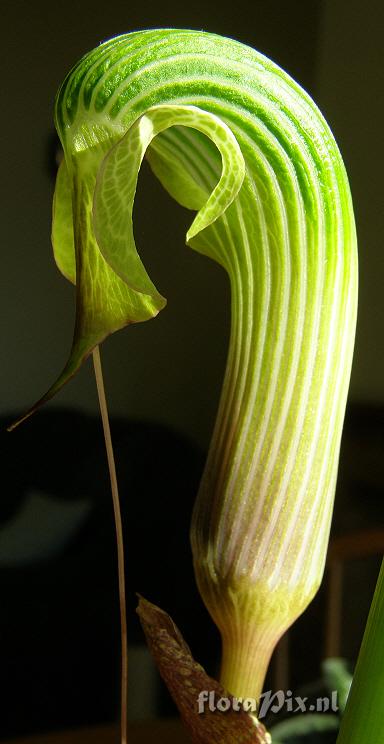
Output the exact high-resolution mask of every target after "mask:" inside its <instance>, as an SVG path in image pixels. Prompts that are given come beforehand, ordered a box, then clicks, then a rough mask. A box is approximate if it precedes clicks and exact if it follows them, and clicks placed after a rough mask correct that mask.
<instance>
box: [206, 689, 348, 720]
mask: <svg viewBox="0 0 384 744" xmlns="http://www.w3.org/2000/svg"><path fill="white" fill-rule="evenodd" d="M197 710H198V713H205V712H206V711H210V712H211V713H214V712H216V711H217V712H219V713H226V712H227V711H229V710H232V711H240V710H244V711H246V712H248V713H257V717H258V719H259V720H262V719H263V718H265V716H266V715H268V713H280V711H285V712H286V713H307V712H308V711H310V712H311V713H314V712H316V713H326V712H328V711H332V712H333V713H336V712H337V711H338V710H339V706H338V698H337V691H336V690H333V692H331V695H330V696H325V697H317V698H309V697H303V696H301V695H294V694H293V692H292V690H277V691H276V692H273V691H272V690H268V691H267V692H263V693H262V695H260V699H259V700H258V701H257V700H255V698H241V697H238V698H237V697H218V695H217V692H215V691H214V690H201V692H199V695H198V697H197Z"/></svg>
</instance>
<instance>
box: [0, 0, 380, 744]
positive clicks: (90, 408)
mask: <svg viewBox="0 0 384 744" xmlns="http://www.w3.org/2000/svg"><path fill="white" fill-rule="evenodd" d="M156 26H176V27H190V28H196V29H204V30H207V31H213V32H216V33H221V34H223V35H227V36H231V37H233V38H235V39H238V40H240V41H242V42H245V43H248V44H250V45H251V46H253V47H255V48H256V49H258V50H259V51H261V52H263V53H265V54H266V55H267V56H269V57H271V58H272V59H273V60H274V61H275V62H277V63H278V64H280V65H281V66H282V67H283V68H284V69H285V70H286V71H287V72H289V73H290V74H291V75H292V76H293V77H294V78H295V79H296V80H297V81H298V82H299V83H301V85H302V86H303V87H304V88H306V89H307V90H308V91H309V93H310V94H311V95H312V96H313V97H314V99H315V101H316V102H317V103H318V105H319V106H320V108H321V110H322V111H323V113H324V114H325V116H326V118H327V120H328V122H329V124H330V126H331V128H332V129H333V131H334V134H335V136H336V139H337V141H338V143H339V146H340V148H341V151H342V154H343V157H344V160H345V163H346V167H347V170H348V173H349V176H350V182H351V188H352V195H353V198H354V204H355V210H356V219H357V228H358V236H359V245H360V286H361V289H360V312H359V324H358V333H357V343H356V354H355V362H354V367H353V373H352V382H351V393H350V405H349V413H348V420H347V421H348V428H347V433H346V438H345V444H344V449H343V460H342V472H341V477H340V482H339V486H338V500H337V507H336V518H335V525H334V533H335V534H337V533H338V534H342V533H343V532H346V531H351V530H355V529H360V528H362V527H364V528H365V527H367V528H369V527H372V526H378V525H382V524H383V506H382V504H383V498H382V496H383V490H384V489H383V483H384V466H383V456H382V453H383V446H382V445H383V423H384V415H383V405H384V344H383V341H382V327H383V320H384V317H383V316H384V293H383V291H382V278H383V270H384V262H383V258H382V236H383V234H384V225H383V222H384V210H383V209H382V198H383V189H382V182H381V174H382V172H383V167H384V163H383V162H382V161H383V158H384V155H383V148H382V147H381V137H382V118H383V106H384V103H383V96H382V91H383V89H384V86H383V82H384V81H383V74H384V73H383V70H384V65H383V47H382V29H383V11H382V4H381V3H379V0H371V2H370V3H369V4H367V5H366V6H362V5H361V3H358V2H357V0H350V2H347V1H346V0H325V1H324V2H321V1H320V0H307V2H306V3H305V4H304V3H303V2H301V0H300V1H299V0H291V2H283V0H275V2H274V3H270V2H267V0H254V2H252V3H251V2H245V0H238V1H237V2H236V3H233V4H231V3H229V2H228V0H226V2H225V3H219V2H218V0H216V2H212V3H211V4H207V3H206V2H202V1H200V2H197V3H196V2H195V3H194V5H193V6H192V5H190V7H188V5H187V4H185V3H180V4H177V3H176V2H174V0H173V1H172V0H166V1H165V2H164V3H163V4H162V6H161V5H160V3H159V4H157V5H153V6H152V5H150V4H149V3H147V4H143V3H138V4H137V5H136V6H134V5H133V4H131V5H129V4H127V3H126V2H122V1H119V2H117V1H116V0H110V2H108V3H107V4H106V3H101V2H100V1H99V0H96V1H95V2H90V0H83V2H82V3H81V4H78V3H77V2H74V0H69V1H68V2H67V3H65V4H63V5H62V6H61V5H60V6H59V5H58V4H55V3H48V2H43V0H36V1H35V2H33V3H30V4H29V3H26V2H21V0H14V2H13V3H12V4H11V3H8V2H7V3H4V4H3V5H2V32H3V33H2V45H1V55H2V65H3V69H2V96H3V105H2V116H1V123H0V126H1V128H2V137H1V142H2V188H3V192H2V205H3V210H2V217H3V220H2V227H3V230H2V234H3V249H2V262H3V263H2V266H3V268H2V272H1V277H2V278H1V282H2V285H1V292H0V303H1V308H0V322H1V344H2V348H3V354H2V363H1V367H0V390H1V399H0V414H1V418H2V423H3V424H5V423H6V422H8V421H9V419H12V417H13V416H14V415H15V414H16V413H19V412H21V411H23V410H24V409H25V408H26V407H28V406H29V405H30V404H31V403H32V402H33V401H34V400H35V399H36V398H38V397H39V396H40V394H41V393H42V392H44V391H45V390H46V389H47V387H48V386H49V384H50V383H51V382H52V381H53V379H55V377H56V376H57V373H58V372H59V371H60V369H61V368H62V366H63V364H64V361H65V360H66V355H67V352H68V350H69V347H70V343H71V338H72V326H73V320H74V296H73V290H72V288H71V286H70V285H69V284H68V283H66V282H65V281H64V280H63V279H62V277H61V276H60V275H59V273H58V271H57V269H56V267H55V264H54V262H53V258H52V256H51V248H50V218H51V202H52V192H53V184H54V170H55V152H56V141H55V137H54V132H53V123H52V116H53V101H54V96H55V93H56V90H57V88H58V86H59V84H60V83H61V81H62V79H63V77H64V75H65V74H66V72H67V71H68V70H69V68H70V67H71V66H72V65H73V64H74V63H75V62H76V61H77V60H78V59H79V57H80V56H82V55H83V54H84V53H85V52H86V51H88V50H89V49H91V48H93V47H94V46H96V45H97V44H98V43H99V42H100V41H102V40H105V39H107V38H109V37H110V36H113V35H114V34H118V33H123V32H127V31H132V30H136V29H140V28H147V27H156ZM191 219H192V217H191V214H190V213H188V212H187V211H185V210H182V209H181V208H180V207H178V206H177V205H176V204H174V203H173V202H172V201H171V199H170V198H169V197H168V195H167V194H166V193H165V192H164V191H162V189H161V187H160V186H159V184H158V183H157V182H156V181H155V179H154V178H153V177H152V176H151V174H150V173H149V170H148V169H146V168H145V167H144V168H143V172H142V174H141V175H140V180H139V189H138V195H137V200H136V205H135V234H136V242H137V245H138V248H139V251H140V253H141V255H142V256H143V259H144V263H145V264H146V266H147V267H148V270H149V274H150V276H151V277H152V278H153V279H154V281H155V283H156V285H157V287H158V288H159V290H160V292H161V293H162V294H164V295H165V296H166V297H167V298H168V306H167V308H166V310H165V311H164V312H163V313H161V314H160V316H159V317H158V318H156V319H155V320H153V321H152V322H150V323H147V324H139V325H137V326H133V327H130V328H129V329H127V330H125V331H123V332H120V333H118V334H115V336H114V337H112V338H110V339H108V341H107V342H106V343H105V344H104V346H103V361H104V371H105V377H106V386H107V395H108V400H109V404H110V411H111V417H112V429H113V434H114V439H115V442H116V454H117V460H118V470H119V475H120V481H121V483H120V486H121V496H122V500H123V512H124V519H125V525H126V531H127V538H128V595H129V611H130V613H129V626H130V641H131V643H132V645H134V646H135V650H134V651H133V652H132V654H133V658H136V662H135V663H134V664H133V668H134V669H136V670H137V671H136V673H135V678H134V680H133V681H132V689H136V699H137V705H136V702H134V703H133V708H132V710H131V713H132V716H133V717H135V716H136V717H139V716H141V715H143V711H144V712H145V711H150V712H151V714H155V713H157V712H162V713H167V712H170V710H171V709H170V707H169V703H168V702H167V699H166V696H165V695H164V694H163V693H162V692H159V688H158V686H157V680H156V678H155V677H154V675H153V670H152V667H151V662H150V661H149V660H148V658H147V657H146V655H145V652H144V651H143V648H142V636H141V632H140V628H139V626H138V623H137V621H136V618H135V614H134V604H135V596H134V592H135V591H140V592H141V593H142V594H144V595H146V596H148V599H151V600H152V601H154V602H158V603H159V604H160V605H161V606H162V607H164V609H166V610H168V611H169V612H171V614H173V615H174V617H175V620H176V622H177V623H178V624H179V625H180V626H181V628H182V630H183V632H184V634H185V636H186V638H187V640H188V641H189V642H190V643H191V646H192V648H193V651H194V652H195V655H196V656H197V657H198V658H199V660H201V661H202V662H203V663H205V664H206V665H207V666H208V668H209V671H211V672H212V673H214V671H215V664H216V660H217V653H218V641H217V637H216V634H215V631H214V629H213V628H212V627H211V624H210V622H209V620H208V618H207V616H206V614H205V611H204V609H203V608H202V607H201V604H200V602H199V599H198V597H197V594H196V591H195V589H194V584H193V577H192V570H191V566H190V553H189V544H188V524H189V518H190V512H191V508H192V504H193V498H194V494H195V492H196V488H197V484H198V481H199V477H200V473H201V469H202V467H203V463H204V456H205V452H206V449H207V446H208V442H209V436H210V432H211V430H212V425H213V421H214V415H215V411H216V406H217V402H218V397H219V392H220V385H221V380H222V375H223V371H224V364H225V355H226V348H227V339H228V329H229V302H228V299H229V297H228V286H227V281H226V277H225V276H224V274H223V273H222V271H221V270H220V268H219V267H217V266H216V265H214V264H213V263H212V262H210V261H209V260H204V259H203V258H201V257H200V256H197V255H193V254H192V252H191V251H189V250H188V249H186V248H185V247H184V237H185V232H186V229H187V227H188V226H189V224H190V222H191ZM185 297H189V298H196V297H197V298H198V301H197V302H195V301H192V299H191V301H186V300H185ZM212 298H214V301H212ZM207 303H209V308H210V315H209V317H207V315H206V312H205V307H206V306H207ZM3 429H4V425H3ZM1 444H2V449H1V458H2V471H1V472H2V482H1V487H0V488H1V496H0V606H1V613H0V684H1V689H0V738H5V737H10V736H12V735H17V734H21V733H24V732H25V733H30V732H31V733H32V732H39V731H43V730H49V729H51V728H52V729H53V728H57V727H64V726H73V725H77V724H82V723H94V722H97V721H107V720H112V719H113V718H114V717H116V712H117V706H118V684H119V681H118V644H119V635H118V607H117V594H116V580H115V552H114V537H113V521H112V512H111V506H110V496H109V489H108V478H107V474H106V467H105V460H104V453H103V442H102V435H101V428H100V424H99V422H98V418H97V399H96V392H95V385H94V380H93V377H92V368H91V365H90V364H89V363H88V364H86V365H85V367H84V369H83V370H82V371H81V372H80V374H79V375H78V377H77V378H76V379H75V380H73V381H72V382H71V383H70V384H69V385H68V386H67V388H66V389H65V390H64V391H62V393H60V396H59V397H58V398H57V400H55V401H54V402H53V403H51V404H50V406H49V408H48V410H47V412H45V413H44V412H42V413H40V414H38V415H37V416H36V417H35V419H33V420H31V421H30V422H28V423H26V424H25V425H24V427H23V428H22V429H20V430H19V431H16V432H15V433H14V434H12V435H10V434H8V435H4V434H3V433H2V438H1ZM364 565H366V564H364ZM377 565H378V563H377V561H376V562H374V563H371V562H370V564H369V567H368V568H362V567H361V566H358V567H357V568H356V572H355V575H354V576H353V577H352V578H350V579H348V580H349V581H350V582H352V583H351V587H352V589H353V591H349V592H348V591H347V596H351V595H352V594H354V596H355V590H356V582H358V587H359V592H360V594H359V596H360V597H361V600H359V605H360V614H359V617H358V618H357V619H356V621H355V622H354V621H353V616H354V606H353V603H351V602H350V604H349V606H348V607H347V608H346V613H347V615H348V618H349V619H348V624H347V626H346V627H347V629H348V633H347V634H346V638H345V648H344V649H343V653H345V654H346V655H347V656H349V657H350V658H351V659H352V660H353V659H354V658H355V657H356V654H357V650H358V645H359V641H360V637H361V631H362V628H363V626H364V620H365V616H366V612H367V610H368V607H369V597H370V593H371V592H372V590H373V586H374V581H375V576H376V573H377ZM354 582H355V583H354ZM359 592H358V593H359ZM321 602H322V600H321V597H320V599H319V600H318V601H317V604H316V603H315V604H314V606H313V607H314V609H311V610H310V611H309V615H308V618H309V619H307V620H305V617H306V616H304V618H303V620H301V621H300V622H301V623H303V625H302V626H298V627H299V635H300V638H298V639H297V640H296V641H295V639H294V638H293V642H295V643H297V644H300V643H301V644H302V645H301V647H300V645H299V646H298V654H297V656H298V657H300V658H301V660H302V661H301V665H299V668H298V670H297V671H295V670H293V681H294V683H295V684H300V683H302V682H305V681H306V679H307V678H309V677H313V676H314V675H316V674H317V667H318V663H319V660H320V657H321V653H322V652H321V649H322V636H321V628H320V625H321V620H322V617H323V606H322V604H321ZM305 622H307V624H308V623H309V625H307V627H308V628H309V630H307V632H306V631H305V630H302V628H303V629H304V627H305V625H304V623H305ZM311 623H312V625H311ZM314 628H316V629H317V630H316V632H317V633H318V636H315V638H316V640H315V644H316V648H317V652H318V653H317V655H316V654H315V655H314V656H315V657H316V658H314V661H313V664H312V666H311V664H310V663H309V662H308V658H310V657H311V654H310V653H309V651H308V648H309V647H312V648H313V637H314V636H313V633H314V632H315V631H314ZM304 651H305V653H304ZM135 654H136V657H134V655H135ZM304 657H305V659H306V661H304V662H303V658H304ZM317 657H318V658H317ZM307 662H308V663H307ZM139 670H141V674H139ZM132 694H133V697H134V692H133V693H132ZM140 701H141V702H140Z"/></svg>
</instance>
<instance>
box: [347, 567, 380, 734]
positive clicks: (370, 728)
mask: <svg viewBox="0 0 384 744" xmlns="http://www.w3.org/2000/svg"><path fill="white" fill-rule="evenodd" d="M383 631H384V561H383V563H382V566H381V571H380V575H379V578H378V582H377V586H376V590H375V594H374V597H373V601H372V605H371V609H370V613H369V616H368V621H367V626H366V629H365V633H364V637H363V642H362V644H361V649H360V653H359V658H358V661H357V665H356V670H355V674H354V677H353V683H352V687H351V692H350V694H349V698H348V702H347V707H346V709H345V714H344V717H343V720H342V723H341V729H340V733H339V736H338V739H337V744H365V742H370V743H371V744H376V742H377V744H378V742H381V741H383V738H384V632H383Z"/></svg>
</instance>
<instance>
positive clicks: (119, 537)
mask: <svg viewBox="0 0 384 744" xmlns="http://www.w3.org/2000/svg"><path fill="white" fill-rule="evenodd" d="M93 365H94V369H95V377H96V385H97V394H98V397H99V405H100V413H101V419H102V422H103V430H104V439H105V448H106V451H107V459H108V468H109V477H110V481H111V491H112V501H113V511H114V516H115V527H116V542H117V563H118V575H119V600H120V624H121V744H126V743H127V727H128V721H127V719H128V712H127V704H128V647H127V612H126V599H125V562H124V539H123V526H122V520H121V510H120V499H119V490H118V485H117V477H116V467H115V458H114V455H113V447H112V438H111V430H110V426H109V418H108V409H107V401H106V397H105V389H104V381H103V372H102V368H101V359H100V350H99V347H98V346H96V347H95V349H94V350H93Z"/></svg>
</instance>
